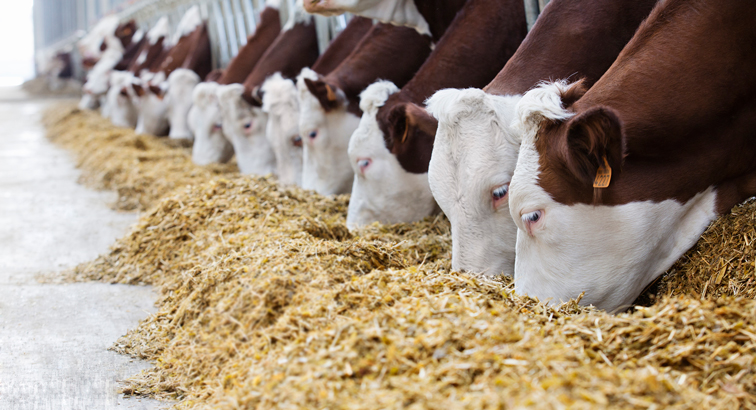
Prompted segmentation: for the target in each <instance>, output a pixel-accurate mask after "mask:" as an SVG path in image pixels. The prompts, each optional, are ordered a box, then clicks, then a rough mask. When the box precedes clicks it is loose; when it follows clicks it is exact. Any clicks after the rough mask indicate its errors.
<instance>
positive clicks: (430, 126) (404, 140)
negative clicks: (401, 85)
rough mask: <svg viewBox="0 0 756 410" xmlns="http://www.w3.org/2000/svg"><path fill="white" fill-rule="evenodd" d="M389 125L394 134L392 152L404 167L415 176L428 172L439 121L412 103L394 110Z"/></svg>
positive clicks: (390, 115)
mask: <svg viewBox="0 0 756 410" xmlns="http://www.w3.org/2000/svg"><path fill="white" fill-rule="evenodd" d="M389 122H390V124H391V128H392V129H391V133H392V134H393V135H392V138H391V140H392V142H393V143H392V146H391V148H390V151H391V152H392V153H393V154H394V155H396V158H397V160H399V163H400V164H401V165H402V168H404V170H405V171H407V172H412V173H415V174H423V173H426V172H428V163H429V162H430V155H431V152H432V151H433V141H434V140H435V139H436V129H437V128H438V121H437V120H436V119H435V118H434V117H433V116H432V115H430V114H429V113H428V112H427V111H426V110H425V109H424V108H422V107H420V106H418V105H415V104H412V103H409V104H402V105H400V106H397V107H396V108H394V109H393V110H392V112H391V114H389Z"/></svg>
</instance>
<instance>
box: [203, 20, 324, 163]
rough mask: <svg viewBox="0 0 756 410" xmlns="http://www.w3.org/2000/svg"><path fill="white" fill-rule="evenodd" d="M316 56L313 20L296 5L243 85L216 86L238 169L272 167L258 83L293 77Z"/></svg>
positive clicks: (272, 157)
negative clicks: (274, 75) (278, 76)
mask: <svg viewBox="0 0 756 410" xmlns="http://www.w3.org/2000/svg"><path fill="white" fill-rule="evenodd" d="M317 58H318V44H317V35H316V31H315V23H314V21H313V18H312V16H310V15H309V14H307V13H305V12H304V10H303V9H301V6H300V7H298V8H297V9H295V10H294V12H293V13H292V14H291V16H290V18H289V21H288V22H287V23H286V25H285V26H284V29H283V31H282V32H281V34H280V35H279V36H278V37H277V38H276V40H275V41H274V42H273V44H272V45H271V46H270V47H269V48H268V50H266V51H265V54H264V55H263V57H262V58H261V59H260V61H258V63H257V64H256V65H255V68H254V70H252V72H251V73H250V74H249V76H248V77H247V79H246V80H245V81H244V84H243V85H242V84H230V85H223V86H220V87H218V91H217V94H216V95H217V97H218V101H219V103H220V107H221V117H222V119H223V135H225V136H226V137H227V138H228V139H229V140H231V144H232V145H233V146H234V153H235V154H236V161H237V163H238V164H239V169H240V170H241V172H243V173H245V174H258V175H265V174H268V173H275V170H276V161H275V154H274V153H273V149H272V147H271V145H270V143H269V142H268V140H267V138H265V130H266V127H267V120H268V118H267V117H268V116H267V114H265V113H264V112H263V110H262V99H261V95H260V93H259V92H260V86H261V85H262V84H263V82H264V81H265V80H266V79H267V78H268V77H270V76H271V75H273V74H275V73H280V74H281V76H283V77H284V78H293V77H294V76H296V75H297V74H298V73H299V72H300V71H301V70H302V68H304V67H308V66H310V65H311V64H312V63H314V62H315V60H317Z"/></svg>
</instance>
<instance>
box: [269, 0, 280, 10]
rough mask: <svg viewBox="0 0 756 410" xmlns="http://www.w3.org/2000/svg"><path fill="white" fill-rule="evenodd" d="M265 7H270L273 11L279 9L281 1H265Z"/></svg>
mask: <svg viewBox="0 0 756 410" xmlns="http://www.w3.org/2000/svg"><path fill="white" fill-rule="evenodd" d="M265 7H270V8H273V9H280V8H281V0H265Z"/></svg>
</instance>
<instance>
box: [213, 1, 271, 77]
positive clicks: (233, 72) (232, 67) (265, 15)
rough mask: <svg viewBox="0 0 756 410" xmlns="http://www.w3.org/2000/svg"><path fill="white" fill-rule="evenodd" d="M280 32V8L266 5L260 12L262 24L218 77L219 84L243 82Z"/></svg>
mask: <svg viewBox="0 0 756 410" xmlns="http://www.w3.org/2000/svg"><path fill="white" fill-rule="evenodd" d="M280 33H281V17H280V13H279V11H278V9H276V8H272V7H266V8H265V9H263V11H262V12H261V13H260V24H258V25H257V28H256V29H255V32H254V33H253V34H252V35H251V36H249V38H248V39H247V44H246V45H244V47H242V48H241V49H240V50H239V53H238V54H237V55H236V57H234V59H233V60H231V63H229V65H228V67H227V68H226V70H225V71H224V73H223V75H221V76H220V78H218V81H217V82H218V84H235V83H242V82H243V81H244V80H245V79H246V78H247V76H248V75H249V74H250V73H251V72H252V70H253V69H254V67H255V65H256V64H257V62H258V61H260V58H261V57H262V56H263V54H265V51H266V50H267V49H268V47H270V45H271V44H273V42H274V41H275V39H276V37H278V35H279V34H280Z"/></svg>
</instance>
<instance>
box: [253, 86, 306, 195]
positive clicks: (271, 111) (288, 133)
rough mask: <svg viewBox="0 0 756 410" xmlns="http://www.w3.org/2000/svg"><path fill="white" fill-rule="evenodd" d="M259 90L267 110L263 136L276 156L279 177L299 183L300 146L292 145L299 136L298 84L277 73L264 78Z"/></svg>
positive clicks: (299, 184)
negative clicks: (266, 122) (261, 92)
mask: <svg viewBox="0 0 756 410" xmlns="http://www.w3.org/2000/svg"><path fill="white" fill-rule="evenodd" d="M262 91H263V112H265V113H266V114H268V124H267V130H266V132H265V136H266V137H267V138H268V142H270V145H271V146H272V148H273V153H274V154H275V156H276V173H277V174H278V181H279V182H280V183H281V184H284V185H298V186H302V146H301V144H300V145H299V146H296V145H295V139H296V138H300V137H299V101H298V99H297V86H296V84H294V81H292V80H289V79H285V78H283V77H282V76H281V74H279V73H276V74H274V75H273V76H271V77H270V78H268V79H267V80H265V82H264V83H263V85H262ZM300 141H301V138H300Z"/></svg>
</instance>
